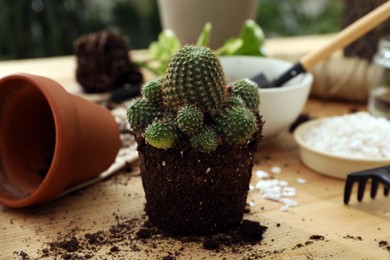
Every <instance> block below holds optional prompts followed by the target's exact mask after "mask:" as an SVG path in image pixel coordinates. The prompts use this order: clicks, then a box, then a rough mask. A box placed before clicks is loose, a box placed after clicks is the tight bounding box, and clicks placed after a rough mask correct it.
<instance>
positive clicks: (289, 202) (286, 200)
mask: <svg viewBox="0 0 390 260" xmlns="http://www.w3.org/2000/svg"><path fill="white" fill-rule="evenodd" d="M279 202H281V203H283V204H285V205H288V206H290V207H295V206H298V202H296V201H295V200H292V199H289V198H280V199H279Z"/></svg>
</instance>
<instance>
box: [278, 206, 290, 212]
mask: <svg viewBox="0 0 390 260" xmlns="http://www.w3.org/2000/svg"><path fill="white" fill-rule="evenodd" d="M289 208H290V206H289V205H284V206H282V207H281V208H280V209H279V210H280V211H287V210H288V209H289Z"/></svg>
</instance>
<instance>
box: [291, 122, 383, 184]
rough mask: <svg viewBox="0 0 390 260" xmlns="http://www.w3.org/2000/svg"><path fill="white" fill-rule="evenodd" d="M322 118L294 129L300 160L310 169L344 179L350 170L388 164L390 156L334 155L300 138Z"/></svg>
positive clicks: (354, 170) (360, 169)
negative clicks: (360, 156) (358, 156)
mask: <svg viewBox="0 0 390 260" xmlns="http://www.w3.org/2000/svg"><path fill="white" fill-rule="evenodd" d="M321 120H324V119H315V120H310V121H309V122H306V123H304V124H301V125H300V126H298V128H297V129H295V131H294V139H295V141H296V142H297V143H298V145H299V154H300V157H301V160H302V162H303V163H304V164H305V165H306V166H307V167H309V168H311V169H312V170H314V171H316V172H318V173H321V174H324V175H328V176H331V177H335V178H339V179H346V177H347V175H348V174H349V173H352V172H356V171H362V170H366V169H370V168H376V167H381V166H384V165H388V164H390V158H383V159H380V158H356V157H351V156H341V155H335V154H332V153H330V152H325V151H321V150H319V149H315V148H313V147H311V146H310V145H308V144H307V143H306V142H305V141H304V139H303V138H302V136H303V134H304V133H305V132H306V131H308V130H309V129H310V128H311V127H315V126H316V125H319V124H320V123H321Z"/></svg>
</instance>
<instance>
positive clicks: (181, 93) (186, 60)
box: [163, 45, 227, 115]
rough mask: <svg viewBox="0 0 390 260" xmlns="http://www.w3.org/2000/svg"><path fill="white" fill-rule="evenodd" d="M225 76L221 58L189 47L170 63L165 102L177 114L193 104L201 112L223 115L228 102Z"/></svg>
mask: <svg viewBox="0 0 390 260" xmlns="http://www.w3.org/2000/svg"><path fill="white" fill-rule="evenodd" d="M225 86H226V80H225V75H224V72H223V70H222V66H221V63H220V61H219V59H218V57H217V56H216V55H215V53H213V52H212V51H211V50H210V49H209V48H205V47H199V46H192V45H187V46H185V47H183V48H181V49H180V50H179V51H178V52H177V53H176V54H175V55H174V56H173V57H172V60H171V62H170V63H169V66H168V69H167V73H166V75H165V78H164V82H163V101H164V102H165V104H166V105H167V106H168V107H169V108H171V109H173V110H174V111H178V110H179V109H180V108H181V107H182V106H184V105H187V104H192V105H195V106H196V107H198V108H199V109H200V110H201V111H202V112H205V113H208V114H210V115H215V114H218V113H220V112H222V108H223V105H224V103H225V102H226V98H227V90H226V87H225Z"/></svg>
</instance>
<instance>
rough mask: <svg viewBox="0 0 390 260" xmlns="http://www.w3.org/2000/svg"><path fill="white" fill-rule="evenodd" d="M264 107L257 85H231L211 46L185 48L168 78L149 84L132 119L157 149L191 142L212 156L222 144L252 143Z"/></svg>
mask: <svg viewBox="0 0 390 260" xmlns="http://www.w3.org/2000/svg"><path fill="white" fill-rule="evenodd" d="M258 106H259V93H258V89H257V85H256V84H255V83H254V82H252V81H250V80H245V79H241V80H237V81H234V82H233V83H231V84H230V85H229V86H226V80H225V76H224V73H223V70H222V67H221V64H220V62H219V59H218V57H217V56H216V55H215V54H214V53H213V52H212V51H211V50H210V49H209V48H205V47H199V46H185V47H183V48H182V49H180V50H179V51H178V52H177V53H176V54H175V55H174V56H173V58H172V60H171V62H170V64H169V66H168V70H167V73H166V75H165V76H164V77H161V78H157V79H155V80H153V81H150V82H148V83H146V84H145V85H144V86H143V88H142V97H141V98H137V99H135V100H134V101H133V102H132V104H131V105H130V106H129V108H128V110H127V117H128V121H129V123H130V125H131V127H132V129H133V133H134V134H136V135H137V136H138V137H140V138H144V139H145V141H146V142H147V143H148V144H150V145H151V146H154V147H156V148H159V149H169V148H172V147H173V146H174V145H175V143H176V141H179V139H180V138H185V140H184V142H185V143H187V144H189V145H191V146H192V147H193V149H196V150H198V151H201V152H205V153H209V152H212V151H214V150H215V149H216V148H217V147H218V145H220V144H228V145H243V144H246V143H247V142H248V141H249V140H250V139H251V138H252V136H253V134H254V133H255V131H256V130H257V121H256V117H255V114H257V115H258ZM140 140H141V139H140Z"/></svg>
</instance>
